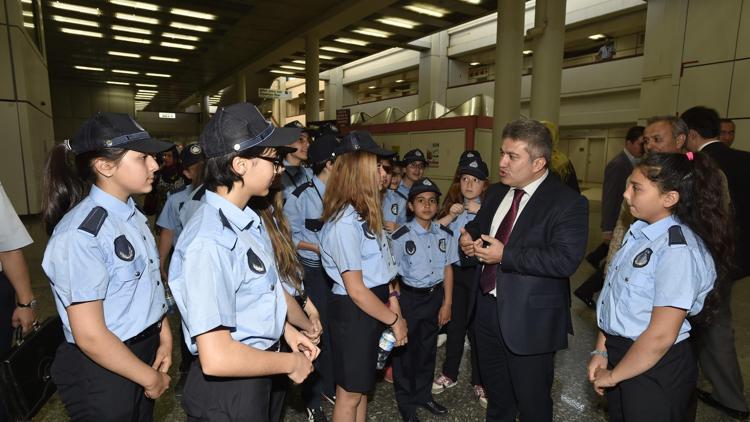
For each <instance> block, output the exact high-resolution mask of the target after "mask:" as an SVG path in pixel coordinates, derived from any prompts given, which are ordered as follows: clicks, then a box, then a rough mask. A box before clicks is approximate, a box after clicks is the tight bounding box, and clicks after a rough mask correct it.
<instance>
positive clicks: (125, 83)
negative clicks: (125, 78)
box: [107, 81, 130, 85]
mask: <svg viewBox="0 0 750 422" xmlns="http://www.w3.org/2000/svg"><path fill="white" fill-rule="evenodd" d="M107 83H108V84H110V85H130V83H129V82H119V81H107Z"/></svg>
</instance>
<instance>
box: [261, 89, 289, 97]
mask: <svg viewBox="0 0 750 422" xmlns="http://www.w3.org/2000/svg"><path fill="white" fill-rule="evenodd" d="M258 96H259V97H260V98H267V99H272V100H281V99H287V98H291V97H292V91H284V90H282V89H270V88H258Z"/></svg>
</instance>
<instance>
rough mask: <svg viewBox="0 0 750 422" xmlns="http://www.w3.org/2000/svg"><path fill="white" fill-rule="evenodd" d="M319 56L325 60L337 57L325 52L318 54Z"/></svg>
mask: <svg viewBox="0 0 750 422" xmlns="http://www.w3.org/2000/svg"><path fill="white" fill-rule="evenodd" d="M318 58H319V59H323V60H333V59H335V57H333V56H327V55H325V54H320V55H318Z"/></svg>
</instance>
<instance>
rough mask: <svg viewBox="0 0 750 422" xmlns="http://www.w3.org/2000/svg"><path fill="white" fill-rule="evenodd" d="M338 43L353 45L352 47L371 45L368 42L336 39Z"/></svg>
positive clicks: (353, 39)
mask: <svg viewBox="0 0 750 422" xmlns="http://www.w3.org/2000/svg"><path fill="white" fill-rule="evenodd" d="M334 41H336V42H340V43H344V44H352V45H360V46H362V47H364V46H366V45H367V44H369V42H367V41H362V40H358V39H355V38H336V39H334Z"/></svg>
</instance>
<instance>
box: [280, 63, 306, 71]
mask: <svg viewBox="0 0 750 422" xmlns="http://www.w3.org/2000/svg"><path fill="white" fill-rule="evenodd" d="M281 68H282V69H292V70H305V68H304V67H301V66H292V65H288V64H285V65H282V66H281Z"/></svg>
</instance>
